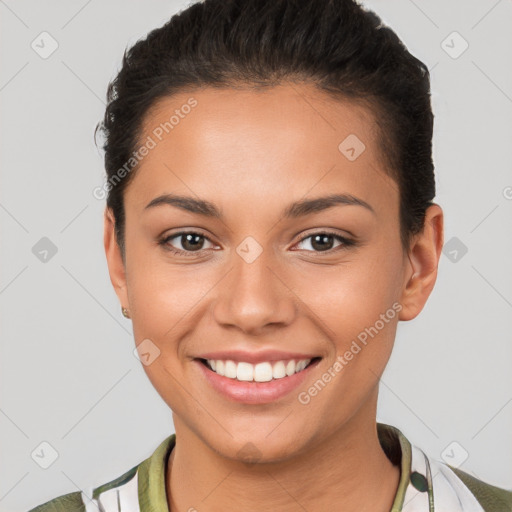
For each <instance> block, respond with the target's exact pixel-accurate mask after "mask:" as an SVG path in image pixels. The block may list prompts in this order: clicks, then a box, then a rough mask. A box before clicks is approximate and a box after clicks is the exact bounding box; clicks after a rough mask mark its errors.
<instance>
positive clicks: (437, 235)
mask: <svg viewBox="0 0 512 512" xmlns="http://www.w3.org/2000/svg"><path fill="white" fill-rule="evenodd" d="M443 243H444V222H443V210H442V209H441V207H440V206H439V205H437V204H433V205H431V206H429V207H428V208H427V210H426V212H425V223H424V227H423V229H422V231H421V232H420V233H418V234H417V235H415V236H414V237H413V240H412V241H411V245H410V247H409V252H408V259H409V263H408V265H407V267H408V268H407V271H406V277H405V282H404V286H403V288H402V297H401V301H400V303H401V304H402V308H403V309H402V310H401V311H400V316H399V319H400V320H412V319H413V318H415V317H416V316H417V315H418V314H419V313H420V311H421V310H422V309H423V307H424V306H425V303H426V302H427V299H428V297H429V295H430V293H431V292H432V289H433V288H434V284H435V282H436V278H437V268H438V265H439V258H440V257H441V251H442V249H443Z"/></svg>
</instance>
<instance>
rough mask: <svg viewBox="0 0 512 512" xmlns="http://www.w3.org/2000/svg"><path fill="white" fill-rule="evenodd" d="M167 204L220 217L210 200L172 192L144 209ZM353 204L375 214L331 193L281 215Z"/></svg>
mask: <svg viewBox="0 0 512 512" xmlns="http://www.w3.org/2000/svg"><path fill="white" fill-rule="evenodd" d="M162 204H167V205H171V206H176V207H177V208H181V209H182V210H186V211H188V212H191V213H197V214H198V215H204V216H205V217H213V218H216V219H221V218H222V213H221V212H220V210H219V209H218V208H217V207H216V206H215V205H214V204H213V203H211V202H210V201H206V200H204V199H194V198H193V197H187V196H178V195H174V194H164V195H161V196H158V197H155V199H153V200H152V201H151V202H150V203H149V204H148V205H147V206H146V208H145V209H148V208H153V207H155V206H158V205H162ZM339 204H341V205H355V206H362V207H364V208H366V209H368V210H370V211H371V212H372V213H374V214H375V210H374V209H373V208H372V207H371V206H370V205H369V204H368V203H367V202H366V201H363V200H362V199H359V198H357V197H355V196H352V195H350V194H331V195H329V196H325V197H318V198H316V199H302V200H300V201H296V202H295V203H292V204H291V205H289V206H288V207H287V208H286V209H285V210H284V212H283V217H286V218H296V217H302V216H304V215H309V214H310V213H316V212H319V211H322V210H326V209H327V208H332V207H333V206H336V205H339Z"/></svg>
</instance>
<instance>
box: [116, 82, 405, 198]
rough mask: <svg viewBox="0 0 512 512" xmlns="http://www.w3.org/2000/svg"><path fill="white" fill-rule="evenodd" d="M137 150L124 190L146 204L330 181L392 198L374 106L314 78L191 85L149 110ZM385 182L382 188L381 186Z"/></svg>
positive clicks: (302, 188) (304, 190)
mask: <svg viewBox="0 0 512 512" xmlns="http://www.w3.org/2000/svg"><path fill="white" fill-rule="evenodd" d="M142 126H143V130H142V133H141V137H140V139H139V145H138V147H141V145H143V144H146V145H148V146H151V149H149V151H147V152H146V155H145V156H144V157H143V158H142V159H141V161H140V164H139V167H138V169H137V171H136V173H137V175H136V176H135V178H134V180H132V183H131V184H130V186H129V187H128V189H127V191H126V195H127V196H128V195H130V196H131V199H132V200H134V201H137V202H139V203H140V204H139V206H140V207H143V204H142V203H143V202H144V201H145V203H144V204H147V202H148V201H149V200H151V199H152V198H153V197H154V196H156V195H158V194H161V193H165V192H176V191H178V190H179V191H181V192H184V193H188V194H190V193H191V192H192V194H194V195H197V196H208V197H213V198H215V197H217V198H222V197H223V196H224V197H223V201H227V198H226V197H225V196H226V194H225V192H226V191H227V190H230V191H232V192H233V194H232V195H231V196H234V195H235V194H236V195H237V196H239V197H244V198H245V200H248V199H250V198H251V197H254V199H255V201H258V200H262V199H263V198H265V200H266V201H267V204H268V205H269V206H270V204H271V203H272V202H273V201H274V200H275V202H279V199H280V198H282V197H283V196H282V195H283V194H286V195H287V196H294V197H297V198H302V197H303V196H304V195H306V194H308V192H311V193H312V194H315V193H316V192H325V191H326V190H327V191H328V190H332V189H333V188H336V189H338V190H340V191H343V192H348V193H353V194H355V195H359V196H363V197H364V198H365V200H368V201H371V200H373V201H374V202H375V201H377V202H379V201H380V202H382V201H383V202H384V203H385V202H386V201H387V202H389V201H390V200H394V199H396V197H393V196H391V197H390V195H389V193H388V192H387V189H386V187H387V188H390V189H396V184H395V182H394V181H393V180H391V178H389V177H388V176H387V175H386V173H385V171H384V159H383V157H382V154H381V151H380V146H379V135H378V130H377V124H376V122H375V117H374V113H373V112H372V111H371V110H370V109H369V108H368V107H365V106H363V105H362V104H360V103H355V102H353V101H350V100H337V99H334V98H331V97H329V96H327V95H326V94H325V93H323V92H321V91H319V90H317V89H316V88H314V87H313V86H311V85H303V84H301V85H299V84H288V85H280V86H276V87H272V88H267V89H262V90H253V89H248V88H242V89H230V88H225V89H214V88H204V89H195V90H191V91H189V92H180V93H179V94H176V95H173V96H169V97H165V98H162V99H160V100H159V101H158V102H157V103H156V104H155V105H154V106H153V107H152V108H151V109H150V111H148V112H147V114H146V116H145V118H144V120H143V125H142ZM383 191H384V192H385V194H383Z"/></svg>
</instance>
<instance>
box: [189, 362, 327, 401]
mask: <svg viewBox="0 0 512 512" xmlns="http://www.w3.org/2000/svg"><path fill="white" fill-rule="evenodd" d="M194 362H195V363H197V364H198V365H199V368H200V369H201V371H202V372H203V375H204V376H205V377H206V379H207V381H208V382H209V383H210V385H211V386H212V387H213V388H214V389H215V390H216V391H218V392H219V393H220V394H222V395H224V396H226V397H227V398H230V399H231V400H234V401H235V402H241V403H245V404H266V403H269V402H273V401H275V400H278V399H280V398H282V397H284V396H286V395H287V394H288V393H290V392H291V391H293V390H294V389H295V388H297V387H298V386H299V385H300V384H302V382H304V379H306V378H307V376H308V375H309V374H310V372H311V371H312V370H313V368H314V367H315V366H316V365H317V364H318V363H319V362H320V359H317V360H315V361H313V363H311V364H310V365H309V366H308V367H306V368H305V369H304V370H302V371H300V372H298V373H294V374H293V375H290V376H286V377H283V378H282V379H272V380H270V381H267V382H254V381H253V382H247V381H239V380H237V379H230V378H229V377H223V376H222V375H219V374H218V373H215V372H214V371H213V370H210V368H208V367H207V366H206V365H205V364H204V363H202V362H201V361H200V360H198V359H196V360H195V361H194Z"/></svg>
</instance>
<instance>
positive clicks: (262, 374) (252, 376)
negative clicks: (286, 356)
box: [207, 359, 311, 382]
mask: <svg viewBox="0 0 512 512" xmlns="http://www.w3.org/2000/svg"><path fill="white" fill-rule="evenodd" d="M310 362H311V359H301V360H298V361H297V362H295V360H293V359H291V360H290V361H275V362H274V363H270V362H269V361H265V362H263V363H258V364H255V365H254V364H251V363H246V362H240V363H236V362H235V361H232V360H230V359H229V360H227V361H223V360H221V359H216V360H214V359H207V363H208V366H209V367H210V368H211V369H212V370H213V371H214V372H215V373H217V374H219V375H222V376H223V377H228V378H229V379H236V380H240V381H246V382H251V381H255V382H268V381H270V380H272V379H282V378H284V377H286V376H288V377H289V376H290V375H293V374H294V373H298V372H301V371H302V370H304V368H306V366H307V365H308V364H309V363H310Z"/></svg>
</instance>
